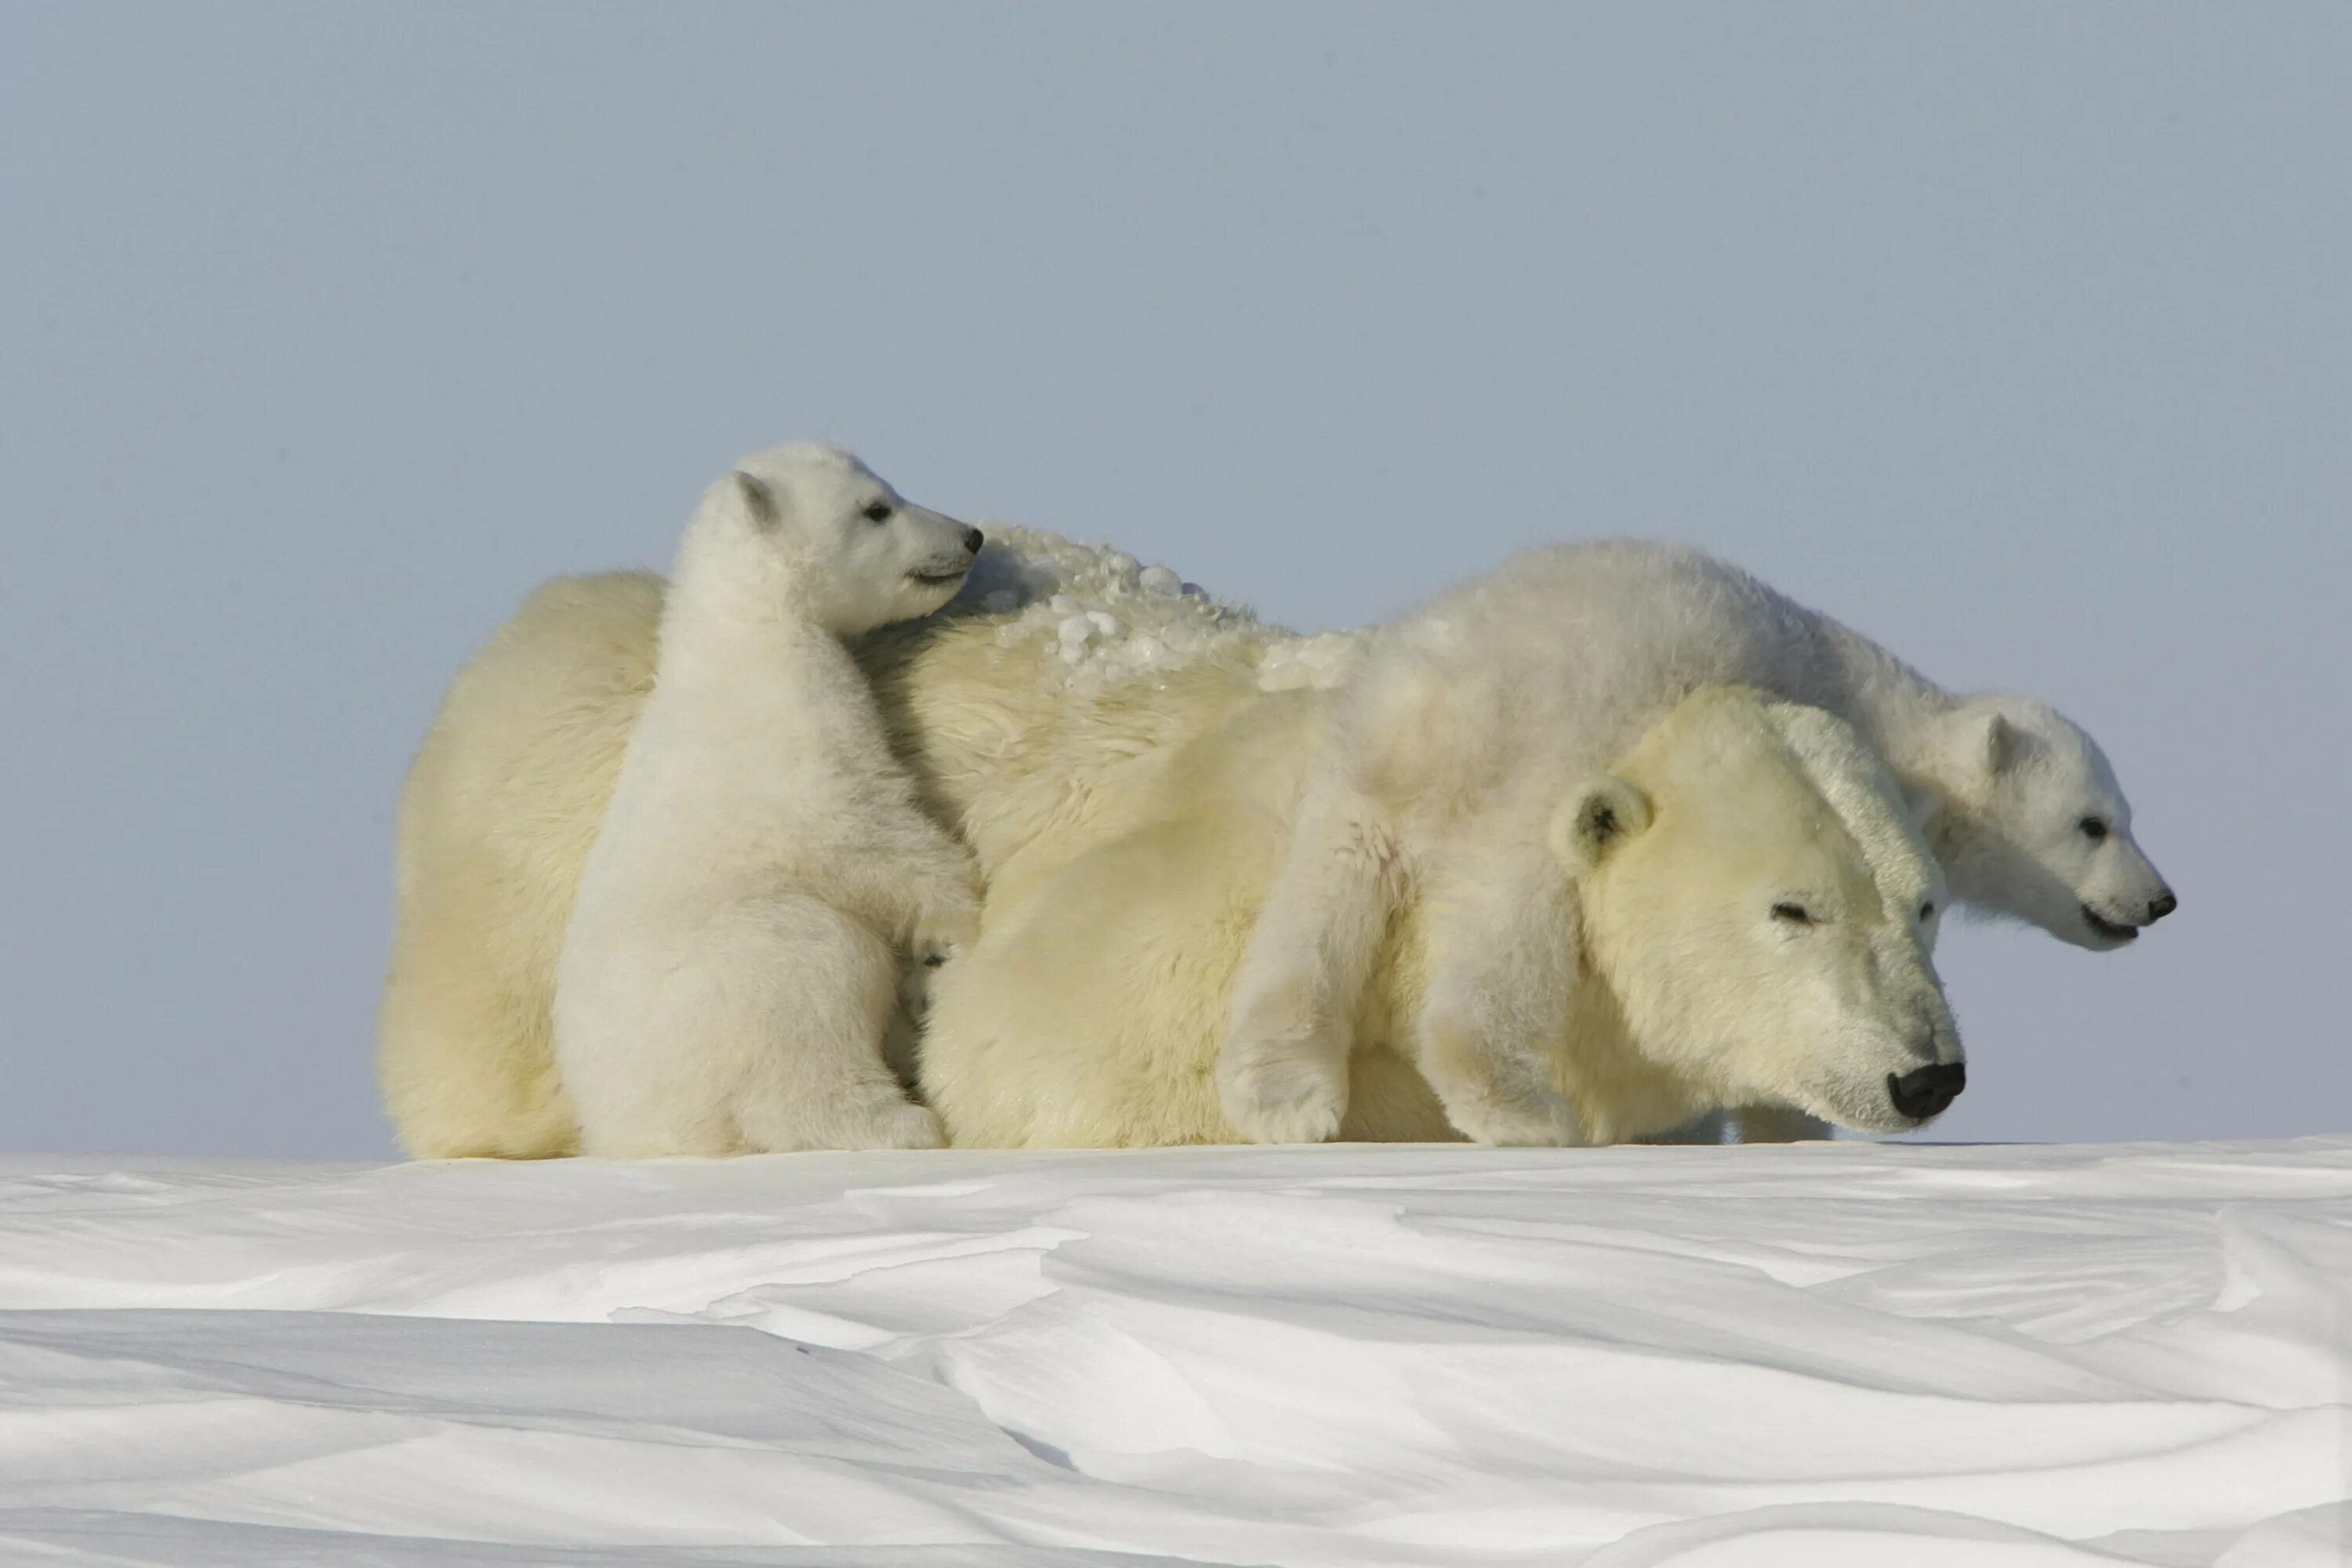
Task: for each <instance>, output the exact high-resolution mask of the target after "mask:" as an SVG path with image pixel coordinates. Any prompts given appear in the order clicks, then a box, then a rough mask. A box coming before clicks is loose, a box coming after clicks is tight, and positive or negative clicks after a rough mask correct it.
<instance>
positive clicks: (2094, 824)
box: [2076, 816, 2107, 844]
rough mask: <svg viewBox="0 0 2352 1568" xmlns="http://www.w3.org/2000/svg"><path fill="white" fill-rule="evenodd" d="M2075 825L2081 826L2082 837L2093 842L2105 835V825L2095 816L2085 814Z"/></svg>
mask: <svg viewBox="0 0 2352 1568" xmlns="http://www.w3.org/2000/svg"><path fill="white" fill-rule="evenodd" d="M2076 826H2079V827H2081V828H2082V830H2083V837H2085V838H2087V839H2089V840H2090V841H2091V842H2092V843H2094V844H2096V843H2097V842H2098V841H2099V840H2100V839H2102V838H2105V837H2106V836H2107V825H2106V824H2105V823H2104V822H2101V821H2100V820H2099V819H2098V818H2097V817H2095V816H2086V817H2084V818H2083V820H2082V821H2081V822H2080V823H2078V824H2076Z"/></svg>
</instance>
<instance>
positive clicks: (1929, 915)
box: [1919, 899, 1936, 922]
mask: <svg viewBox="0 0 2352 1568" xmlns="http://www.w3.org/2000/svg"><path fill="white" fill-rule="evenodd" d="M1935 918H1936V900H1933V899H1929V900H1927V902H1926V903H1924V904H1921V905H1920V906H1919V919H1920V920H1921V921H1923V922H1925V921H1931V920H1934V919H1935Z"/></svg>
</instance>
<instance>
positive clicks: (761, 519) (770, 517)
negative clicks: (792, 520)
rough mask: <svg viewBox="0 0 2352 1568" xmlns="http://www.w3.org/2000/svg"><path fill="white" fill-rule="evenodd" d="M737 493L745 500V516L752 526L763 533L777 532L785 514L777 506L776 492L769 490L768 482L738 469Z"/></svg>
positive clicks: (736, 471)
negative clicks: (777, 526) (777, 527)
mask: <svg viewBox="0 0 2352 1568" xmlns="http://www.w3.org/2000/svg"><path fill="white" fill-rule="evenodd" d="M735 491H736V493H737V494H738V495H740V497H741V498H742V500H743V515H744V516H746V517H748V518H750V519H751V526H752V527H753V528H756V529H758V530H759V531H761V533H773V532H775V531H776V525H777V524H778V523H780V522H782V521H783V513H782V510H779V509H778V507H777V506H776V492H775V491H773V490H772V489H769V488H768V482H767V481H766V480H765V479H753V478H752V477H751V475H749V474H747V473H745V472H744V471H743V470H742V469H740V468H738V469H736V470H735Z"/></svg>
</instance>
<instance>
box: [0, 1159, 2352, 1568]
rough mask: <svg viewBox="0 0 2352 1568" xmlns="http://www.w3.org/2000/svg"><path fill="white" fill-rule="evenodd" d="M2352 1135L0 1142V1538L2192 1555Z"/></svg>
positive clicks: (2337, 1343) (251, 1545) (2269, 1566)
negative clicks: (283, 1152) (404, 1155)
mask: <svg viewBox="0 0 2352 1568" xmlns="http://www.w3.org/2000/svg"><path fill="white" fill-rule="evenodd" d="M2347 1495H2352V1138H2336V1139H2319V1140H2305V1141H2300V1142H2278V1143H2245V1144H2195V1145H2164V1146H2157V1145H2139V1146H2124V1147H2114V1148H1933V1147H1918V1146H1874V1145H1866V1144H1854V1143H1847V1144H1830V1145H1812V1146H1796V1147H1783V1148H1756V1149H1738V1148H1732V1149H1698V1148H1675V1149H1643V1148H1623V1149H1607V1150H1595V1151H1565V1152H1504V1151H1496V1150H1479V1149H1464V1148H1428V1149H1421V1148H1410V1149H1409V1148H1384V1149H1363V1148H1338V1149H1321V1150H1249V1149H1244V1150H1194V1149H1182V1150H1169V1151H1163V1152H1152V1153H1143V1154H1092V1153H1087V1154H1079V1153H1071V1154H1056V1155H1042V1156H1041V1155H1019V1156H1012V1155H1003V1154H982V1153H973V1152H947V1153H926V1154H893V1155H887V1156H884V1155H802V1156H779V1157H773V1158H767V1159H759V1160H743V1161H738V1162H733V1163H708V1164H706V1163H658V1164H646V1165H635V1166H625V1165H604V1164H596V1163H584V1162H571V1163H552V1164H543V1165H527V1166H525V1165H496V1164H473V1163H468V1164H454V1165H408V1166H391V1167H381V1168H377V1167H359V1166H320V1165H299V1164H277V1163H236V1164H223V1163H165V1162H156V1161H143V1162H142V1161H130V1162H91V1161H87V1160H80V1159H63V1158H48V1159H44V1158H38V1157H24V1156H20V1157H16V1158H13V1159H10V1160H7V1161H5V1162H0V1561H5V1562H7V1563H17V1562H26V1563H35V1562H37V1563H203V1564H250V1563H320V1564H327V1563H332V1564H339V1565H341V1564H355V1563H357V1564H403V1565H405V1564H422V1563H828V1564H866V1563H875V1564H880V1563H909V1564H940V1565H945V1564H958V1565H964V1564H989V1565H1005V1568H1012V1565H1015V1564H1018V1565H1023V1568H1026V1565H1031V1564H1036V1565H1046V1568H1050V1565H1053V1564H1062V1563H1071V1564H1076V1563H1103V1564H1109V1563H1137V1564H1139V1563H1296V1564H1309V1563H1312V1564H1335V1565H1347V1568H1363V1565H1369V1564H1388V1563H1399V1564H1404V1563H1412V1564H1439V1563H1530V1564H1533V1563H1543V1564H1579V1563H1580V1564H1584V1565H1585V1568H1604V1565H1606V1568H1634V1565H1649V1564H1659V1563H1677V1564H1703V1565H1718V1564H1734V1563H1738V1564H1747V1563H1802V1564H1807V1565H1809V1568H1811V1565H1840V1564H1864V1563H1866V1564H1871V1565H1872V1568H1915V1565H1924V1568H1946V1565H1961V1564H1967V1565H1974V1564H1979V1563H1983V1564H2004V1565H2007V1564H2020V1565H2028V1568H2033V1565H2042V1564H2051V1565H2057V1564H2090V1563H2149V1564H2200V1565H2204V1564H2225V1565H2227V1568H2301V1565H2304V1564H2310V1565H2312V1568H2320V1565H2323V1564H2324V1565H2326V1568H2338V1565H2340V1564H2342V1563H2345V1562H2347V1541H2348V1540H2352V1508H2347V1504H2346V1502H2345V1499H2346V1498H2347Z"/></svg>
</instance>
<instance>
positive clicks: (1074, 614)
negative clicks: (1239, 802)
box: [951, 522, 1362, 691]
mask: <svg viewBox="0 0 2352 1568" xmlns="http://www.w3.org/2000/svg"><path fill="white" fill-rule="evenodd" d="M985 531H986V532H987V535H988V543H987V546H986V547H985V548H984V549H983V550H982V552H981V555H980V559H979V560H978V561H977V562H976V563H974V564H973V567H972V571H971V578H970V579H969V580H968V581H967V583H966V584H965V585H964V588H963V591H962V592H961V594H960V595H958V596H957V600H956V604H955V607H954V610H953V611H952V612H951V613H955V614H959V615H962V616H978V617H981V618H984V619H992V620H994V621H996V622H997V623H998V625H997V628H996V646H997V647H1002V648H1022V647H1026V648H1034V650H1035V651H1036V654H1037V657H1038V663H1039V666H1040V673H1041V674H1042V675H1044V676H1045V678H1047V679H1055V680H1058V681H1059V682H1060V683H1061V684H1063V685H1064V686H1066V687H1067V688H1069V689H1075V690H1078V691H1097V690H1101V689H1106V688H1108V687H1111V686H1114V685H1118V684H1120V683H1123V682H1126V681H1129V680H1152V681H1158V680H1160V679H1164V678H1165V677H1166V676H1167V675H1168V674H1170V673H1171V672H1172V671H1174V670H1177V669H1181V668H1184V667H1185V666H1187V665H1190V664H1192V663H1193V662H1194V661H1195V660H1197V659H1200V658H1205V657H1207V656H1208V655H1209V654H1210V653H1211V652H1212V651H1213V650H1215V649H1220V648H1225V647H1231V646H1232V645H1233V644H1234V643H1236V642H1240V643H1243V644H1246V645H1250V646H1253V647H1255V648H1256V650H1257V653H1258V684H1259V686H1260V687H1261V688H1262V689H1265V690H1267V691H1282V690H1288V689H1295V688H1299V687H1309V688H1327V687H1330V686H1334V685H1337V684H1338V683H1339V681H1340V680H1341V679H1345V677H1346V675H1347V673H1348V672H1349V670H1351V669H1352V668H1354V667H1355V662H1356V658H1357V656H1358V654H1359V652H1360V648H1361V642H1362V639H1361V637H1360V636H1359V635H1358V634H1354V633H1344V632H1333V633H1325V634H1323V635H1321V636H1318V637H1301V636H1299V635H1298V634H1297V633H1295V632H1291V631H1287V630H1286V629H1284V628H1282V627H1280V626H1268V625H1266V624H1265V622H1263V621H1260V620H1259V619H1258V618H1257V616H1255V614H1253V613H1252V612H1251V611H1249V610H1248V609H1246V608H1244V606H1242V605H1229V604H1225V603H1223V601H1221V600H1218V599H1215V598H1213V597H1212V596H1211V595H1209V594H1208V593H1207V592H1206V591H1205V590H1203V589H1202V587H1201V586H1200V585H1199V584H1196V583H1188V582H1186V581H1185V580H1184V579H1183V578H1182V577H1181V576H1180V575H1179V574H1177V573H1175V572H1174V571H1172V570H1171V569H1170V568H1168V567H1166V566H1147V565H1145V564H1143V563H1141V562H1139V561H1138V560H1137V559H1136V558H1135V557H1134V556H1132V555H1129V554H1127V553H1126V552H1123V551H1118V550H1114V549H1111V548H1110V547H1109V546H1108V545H1096V544H1084V543H1080V542H1076V541H1074V540H1069V539H1065V538H1063V537H1062V536H1061V535H1059V534H1055V533H1049V532H1046V531H1044V530H1042V529H1029V528H1016V527H1012V526H1009V525H1006V524H1002V523H997V522H990V523H988V524H986V525H985Z"/></svg>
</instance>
